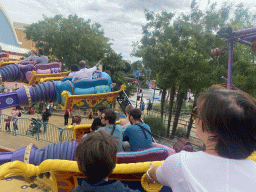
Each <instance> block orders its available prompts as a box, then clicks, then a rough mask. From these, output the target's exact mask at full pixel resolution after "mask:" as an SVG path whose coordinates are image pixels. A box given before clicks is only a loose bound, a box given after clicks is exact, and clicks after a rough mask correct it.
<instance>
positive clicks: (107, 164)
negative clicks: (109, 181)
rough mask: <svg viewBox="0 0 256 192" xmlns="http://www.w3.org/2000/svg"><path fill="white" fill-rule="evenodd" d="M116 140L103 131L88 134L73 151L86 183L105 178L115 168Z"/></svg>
mask: <svg viewBox="0 0 256 192" xmlns="http://www.w3.org/2000/svg"><path fill="white" fill-rule="evenodd" d="M117 150H118V140H117V139H116V138H115V137H113V136H111V135H110V134H108V133H106V132H105V131H103V130H99V131H97V132H93V133H90V134H88V135H87V136H86V137H85V138H83V139H82V140H81V141H80V143H79V145H78V146H77V148H76V150H75V158H76V159H77V164H78V168H79V170H80V171H81V172H82V173H83V174H84V175H85V176H86V177H87V179H88V183H91V184H93V183H96V182H98V181H101V180H103V179H105V178H107V177H108V176H109V175H110V174H111V172H112V171H113V169H114V168H115V166H116V153H117Z"/></svg>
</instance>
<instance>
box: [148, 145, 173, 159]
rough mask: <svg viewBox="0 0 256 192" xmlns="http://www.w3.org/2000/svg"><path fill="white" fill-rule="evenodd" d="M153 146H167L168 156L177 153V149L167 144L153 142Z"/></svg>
mask: <svg viewBox="0 0 256 192" xmlns="http://www.w3.org/2000/svg"><path fill="white" fill-rule="evenodd" d="M153 147H154V148H166V149H167V150H168V156H170V155H173V154H175V153H176V151H175V150H174V149H173V148H171V147H168V146H167V145H163V144H160V143H153Z"/></svg>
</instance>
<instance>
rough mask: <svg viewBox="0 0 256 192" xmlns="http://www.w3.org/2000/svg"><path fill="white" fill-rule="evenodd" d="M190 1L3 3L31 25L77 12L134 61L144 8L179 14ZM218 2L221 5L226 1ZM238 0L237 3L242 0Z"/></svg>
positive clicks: (18, 19) (1, 1) (15, 0)
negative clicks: (96, 26)
mask: <svg viewBox="0 0 256 192" xmlns="http://www.w3.org/2000/svg"><path fill="white" fill-rule="evenodd" d="M198 1H199V2H200V3H199V4H200V6H201V7H203V8H205V7H207V2H208V1H207V0H198ZM190 2H191V0H180V1H177V0H8V1H6V0H0V4H1V5H2V6H3V7H4V9H5V10H6V12H7V13H8V15H9V17H10V18H11V20H12V21H15V22H22V23H28V24H30V23H33V22H37V21H39V20H41V19H43V17H42V15H43V14H44V15H46V16H48V17H53V16H54V15H56V14H62V15H64V16H68V15H70V14H77V15H78V16H79V17H82V18H84V19H85V20H88V19H91V21H92V22H96V23H99V24H101V26H102V28H103V29H104V32H105V36H106V37H108V38H110V39H113V40H114V41H112V42H113V45H112V48H113V49H114V50H115V51H116V52H117V53H122V55H123V56H124V58H125V59H127V60H132V61H135V60H137V59H138V58H131V57H130V53H131V51H132V49H133V48H132V42H136V41H139V40H140V39H141V37H142V29H141V26H142V25H144V24H145V23H146V19H145V17H144V10H145V9H148V10H150V11H155V12H160V11H162V10H163V11H167V12H170V11H173V12H175V13H176V14H179V13H181V12H186V11H187V10H188V8H189V6H190ZM216 2H217V3H218V4H219V5H221V3H222V2H223V1H222V0H217V1H216ZM235 2H236V4H237V3H238V2H240V1H239V0H236V1H235ZM244 2H245V0H244ZM245 5H248V6H250V8H253V7H254V10H255V9H256V8H255V6H256V3H254V0H247V1H246V3H245ZM251 10H253V9H251Z"/></svg>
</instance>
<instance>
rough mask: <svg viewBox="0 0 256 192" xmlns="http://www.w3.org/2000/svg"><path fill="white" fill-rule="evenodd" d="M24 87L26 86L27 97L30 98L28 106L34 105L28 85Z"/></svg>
mask: <svg viewBox="0 0 256 192" xmlns="http://www.w3.org/2000/svg"><path fill="white" fill-rule="evenodd" d="M24 88H25V91H26V95H27V98H28V106H29V107H32V100H31V96H30V93H29V89H28V87H27V86H26V85H24Z"/></svg>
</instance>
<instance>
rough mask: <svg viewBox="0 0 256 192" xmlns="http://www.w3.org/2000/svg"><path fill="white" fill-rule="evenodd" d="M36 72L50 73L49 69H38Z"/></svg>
mask: <svg viewBox="0 0 256 192" xmlns="http://www.w3.org/2000/svg"><path fill="white" fill-rule="evenodd" d="M36 73H37V74H51V69H38V70H37V71H36Z"/></svg>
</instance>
